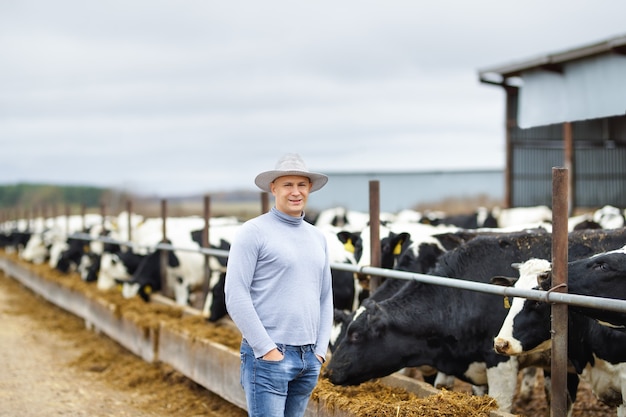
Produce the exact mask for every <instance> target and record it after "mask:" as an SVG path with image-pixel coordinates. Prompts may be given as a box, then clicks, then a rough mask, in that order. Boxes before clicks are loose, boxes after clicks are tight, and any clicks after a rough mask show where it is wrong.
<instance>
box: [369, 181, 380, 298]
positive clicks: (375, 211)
mask: <svg viewBox="0 0 626 417" xmlns="http://www.w3.org/2000/svg"><path fill="white" fill-rule="evenodd" d="M369 199H370V201H369V203H370V207H369V209H370V210H369V211H370V263H371V264H370V266H373V267H380V263H381V254H380V251H381V249H380V183H379V181H370V182H369ZM379 285H380V277H379V276H374V275H373V276H371V277H370V294H372V293H373V292H374V291H376V288H378V286H379Z"/></svg>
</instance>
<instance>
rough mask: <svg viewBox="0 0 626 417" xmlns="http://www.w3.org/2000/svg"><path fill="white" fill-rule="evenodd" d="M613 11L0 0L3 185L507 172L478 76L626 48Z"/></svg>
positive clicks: (164, 191)
mask: <svg viewBox="0 0 626 417" xmlns="http://www.w3.org/2000/svg"><path fill="white" fill-rule="evenodd" d="M624 16H626V2H623V1H618V0H595V1H591V0H589V1H579V0H550V1H544V0H541V1H539V0H526V1H519V2H509V1H502V0H478V1H467V0H443V1H419V0H385V1H382V0H380V1H367V0H358V1H357V0H346V1H341V0H334V1H324V0H322V1H320V0H317V1H307V2H304V1H297V0H264V1H254V0H248V1H236V0H235V1H233V0H225V1H213V0H169V1H162V0H100V1H96V0H93V1H85V0H55V1H49V0H32V1H30V0H0V145H1V148H0V184H14V183H17V182H46V183H59V184H78V185H98V186H111V187H116V188H121V189H124V190H128V191H132V192H139V193H144V194H158V195H161V196H175V195H185V194H189V193H204V192H213V191H221V190H231V189H251V190H254V189H255V187H254V184H253V178H254V176H255V175H256V174H257V173H258V172H260V171H263V170H267V169H272V168H273V167H274V164H275V162H276V160H277V159H278V158H279V157H280V156H281V155H282V154H283V153H286V152H298V153H300V154H301V155H302V156H303V157H304V159H305V161H306V162H307V165H308V166H309V168H310V169H312V170H316V171H322V172H346V171H353V170H356V171H361V172H362V171H422V170H449V169H467V168H502V167H503V166H504V131H503V117H504V116H503V112H504V93H503V91H502V89H501V88H499V87H495V86H490V85H486V84H481V83H480V82H479V81H478V71H479V70H481V69H484V68H489V67H494V66H499V65H504V64H509V63H511V62H515V61H524V60H527V59H530V58H533V57H535V56H538V55H543V54H547V53H553V52H560V51H562V50H565V49H570V48H576V47H580V46H584V45H586V44H589V43H592V42H596V41H602V40H605V39H607V38H611V37H615V36H620V35H624V34H626V23H624Z"/></svg>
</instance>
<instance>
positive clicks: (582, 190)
mask: <svg viewBox="0 0 626 417" xmlns="http://www.w3.org/2000/svg"><path fill="white" fill-rule="evenodd" d="M572 133H573V142H574V143H573V145H574V167H573V171H574V184H575V187H576V188H575V191H574V196H575V198H576V201H575V202H574V205H575V207H577V208H594V207H601V206H603V205H606V204H610V205H613V206H617V207H622V208H623V207H626V116H619V117H611V118H603V119H593V120H585V121H580V122H573V123H572ZM511 152H512V157H511V161H512V165H513V166H512V167H510V168H511V176H512V180H511V188H512V190H511V197H512V205H513V206H531V205H538V204H546V205H550V204H551V202H552V167H555V166H563V165H564V144H563V125H561V124H555V125H548V126H541V127H536V128H530V129H520V128H513V129H512V130H511ZM570 175H571V173H570Z"/></svg>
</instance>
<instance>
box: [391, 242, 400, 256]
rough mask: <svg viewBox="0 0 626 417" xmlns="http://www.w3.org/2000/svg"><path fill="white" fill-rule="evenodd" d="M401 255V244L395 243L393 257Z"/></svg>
mask: <svg viewBox="0 0 626 417" xmlns="http://www.w3.org/2000/svg"><path fill="white" fill-rule="evenodd" d="M401 253H402V242H398V243H396V247H395V248H393V254H394V255H400V254H401Z"/></svg>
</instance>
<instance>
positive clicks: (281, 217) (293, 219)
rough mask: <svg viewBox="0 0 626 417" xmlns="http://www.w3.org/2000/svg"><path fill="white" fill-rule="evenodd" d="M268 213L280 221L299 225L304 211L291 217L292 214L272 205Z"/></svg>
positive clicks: (302, 219)
mask: <svg viewBox="0 0 626 417" xmlns="http://www.w3.org/2000/svg"><path fill="white" fill-rule="evenodd" d="M270 213H271V214H272V215H273V216H274V217H276V218H277V219H278V220H280V221H281V222H283V223H287V224H290V225H292V226H299V225H301V224H302V222H303V221H304V211H303V212H302V213H300V216H298V217H293V216H290V215H288V214H285V213H283V212H282V211H280V210H278V209H277V208H276V207H272V209H271V210H270Z"/></svg>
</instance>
